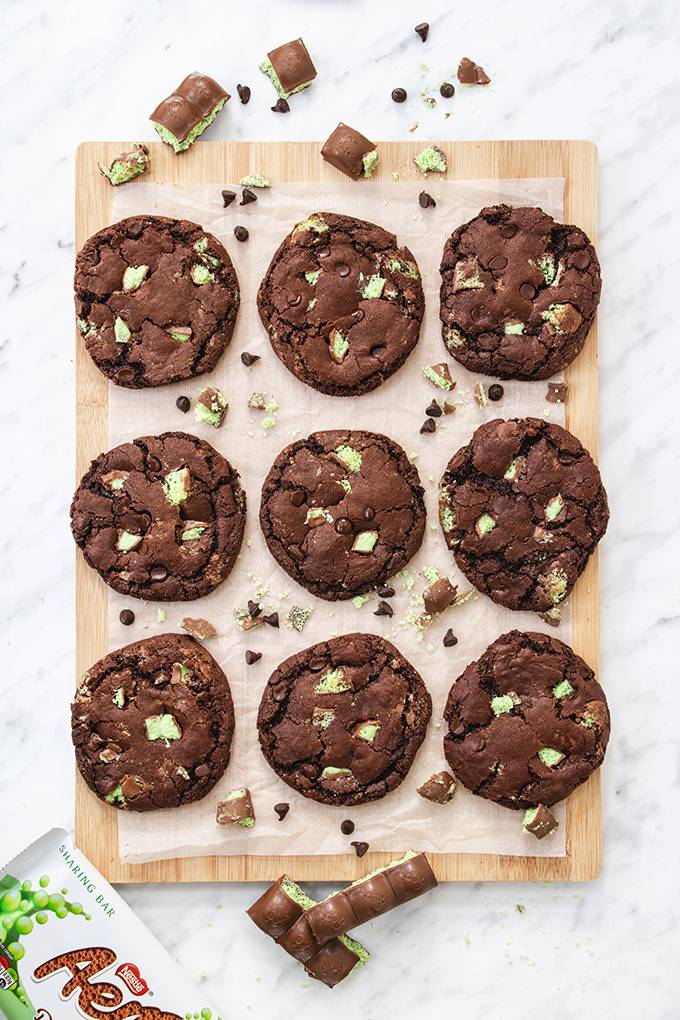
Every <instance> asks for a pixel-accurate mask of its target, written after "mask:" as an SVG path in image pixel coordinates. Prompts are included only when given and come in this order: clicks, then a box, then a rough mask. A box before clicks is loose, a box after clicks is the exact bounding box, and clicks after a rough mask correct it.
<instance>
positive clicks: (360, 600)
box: [352, 595, 370, 609]
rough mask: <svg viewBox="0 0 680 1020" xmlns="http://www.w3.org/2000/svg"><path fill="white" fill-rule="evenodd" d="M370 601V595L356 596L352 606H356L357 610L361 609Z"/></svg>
mask: <svg viewBox="0 0 680 1020" xmlns="http://www.w3.org/2000/svg"><path fill="white" fill-rule="evenodd" d="M369 601H370V599H369V597H368V595H355V596H354V598H353V599H352V605H353V606H354V608H355V609H361V607H362V606H365V605H366V603H367V602H369Z"/></svg>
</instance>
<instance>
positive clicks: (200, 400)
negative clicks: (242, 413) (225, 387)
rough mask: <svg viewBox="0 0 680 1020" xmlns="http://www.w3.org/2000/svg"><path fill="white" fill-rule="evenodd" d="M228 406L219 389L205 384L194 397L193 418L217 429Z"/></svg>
mask: <svg viewBox="0 0 680 1020" xmlns="http://www.w3.org/2000/svg"><path fill="white" fill-rule="evenodd" d="M228 406H229V405H228V404H227V401H226V399H225V397H224V394H223V393H222V392H221V391H220V390H218V389H217V388H216V387H214V386H207V387H206V388H205V389H204V390H202V391H201V392H200V393H199V395H198V397H197V399H196V404H195V406H194V418H195V420H196V421H197V422H203V423H204V424H206V425H212V427H213V428H216V429H218V428H219V427H220V426H221V424H222V422H223V421H224V416H225V415H226V413H227V407H228Z"/></svg>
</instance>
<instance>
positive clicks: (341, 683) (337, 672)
mask: <svg viewBox="0 0 680 1020" xmlns="http://www.w3.org/2000/svg"><path fill="white" fill-rule="evenodd" d="M351 690H352V681H351V680H350V679H349V677H348V676H347V674H346V673H345V671H344V669H331V670H329V671H328V672H327V673H324V674H323V676H322V677H321V678H320V680H319V682H318V684H317V685H316V687H315V688H314V693H315V694H342V692H343V691H351Z"/></svg>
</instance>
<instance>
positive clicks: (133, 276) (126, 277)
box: [123, 266, 149, 293]
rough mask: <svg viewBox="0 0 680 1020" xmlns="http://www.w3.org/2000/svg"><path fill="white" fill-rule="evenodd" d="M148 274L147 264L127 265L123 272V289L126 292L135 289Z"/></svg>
mask: <svg viewBox="0 0 680 1020" xmlns="http://www.w3.org/2000/svg"><path fill="white" fill-rule="evenodd" d="M148 275H149V267H148V266H128V267H127V269H126V270H125V272H124V273H123V290H124V291H125V292H126V293H129V292H130V291H132V290H137V288H138V287H141V285H142V284H143V283H144V281H145V280H146V278H147V276H148Z"/></svg>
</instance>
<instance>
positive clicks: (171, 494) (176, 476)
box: [163, 468, 191, 506]
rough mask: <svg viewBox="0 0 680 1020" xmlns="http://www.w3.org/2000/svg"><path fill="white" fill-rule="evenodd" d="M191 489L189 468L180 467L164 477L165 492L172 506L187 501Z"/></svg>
mask: <svg viewBox="0 0 680 1020" xmlns="http://www.w3.org/2000/svg"><path fill="white" fill-rule="evenodd" d="M190 491H191V474H190V473H189V469H188V468H178V469H177V471H169V472H168V474H167V475H166V476H165V478H164V479H163V492H164V494H165V498H166V499H167V501H168V503H171V504H172V506H179V504H180V503H186V501H187V499H188V498H189V493H190Z"/></svg>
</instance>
